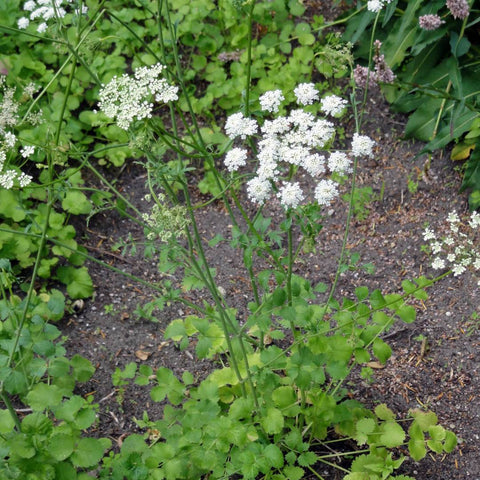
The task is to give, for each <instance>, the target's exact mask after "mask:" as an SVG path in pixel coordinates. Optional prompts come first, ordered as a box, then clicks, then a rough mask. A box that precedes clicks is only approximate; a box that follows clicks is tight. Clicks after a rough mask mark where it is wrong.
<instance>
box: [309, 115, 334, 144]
mask: <svg viewBox="0 0 480 480" xmlns="http://www.w3.org/2000/svg"><path fill="white" fill-rule="evenodd" d="M334 134H335V127H334V125H333V123H332V122H329V121H328V120H324V119H319V120H316V121H315V122H314V124H313V125H312V127H311V129H310V130H309V131H308V132H307V136H306V138H305V139H304V140H303V141H304V142H306V143H307V145H310V146H311V147H316V148H323V147H324V146H325V145H326V143H327V142H328V141H330V140H331V139H332V137H333V135H334Z"/></svg>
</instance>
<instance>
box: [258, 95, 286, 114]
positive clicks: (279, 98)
mask: <svg viewBox="0 0 480 480" xmlns="http://www.w3.org/2000/svg"><path fill="white" fill-rule="evenodd" d="M284 100H285V97H284V96H283V93H282V91H281V90H270V91H268V92H265V93H264V94H263V95H262V96H261V97H260V98H259V101H260V106H261V107H262V110H266V111H267V112H272V113H276V112H278V108H279V107H280V104H281V103H282V102H283V101H284Z"/></svg>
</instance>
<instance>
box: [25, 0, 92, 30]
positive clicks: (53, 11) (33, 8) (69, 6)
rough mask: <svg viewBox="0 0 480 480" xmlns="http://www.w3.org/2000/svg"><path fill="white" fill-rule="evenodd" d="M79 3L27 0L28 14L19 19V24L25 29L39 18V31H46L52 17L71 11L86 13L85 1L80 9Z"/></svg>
mask: <svg viewBox="0 0 480 480" xmlns="http://www.w3.org/2000/svg"><path fill="white" fill-rule="evenodd" d="M79 3H80V2H77V1H75V0H27V1H26V2H25V3H24V4H23V11H24V12H26V15H25V16H23V17H22V18H20V19H19V20H18V22H17V26H18V28H20V29H21V30H24V29H26V28H28V26H29V25H30V22H34V21H36V20H38V21H40V23H38V25H37V32H38V33H45V31H46V30H47V28H48V22H49V21H50V20H52V19H57V18H63V17H65V15H66V14H67V13H69V12H72V13H74V14H75V15H78V14H82V15H85V14H86V13H87V11H88V8H87V6H86V5H85V4H84V3H83V4H82V8H81V10H80V8H79V5H78V4H79Z"/></svg>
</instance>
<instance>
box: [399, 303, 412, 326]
mask: <svg viewBox="0 0 480 480" xmlns="http://www.w3.org/2000/svg"><path fill="white" fill-rule="evenodd" d="M395 313H396V314H397V315H398V316H399V317H400V318H401V319H402V320H403V321H404V322H405V323H413V322H414V321H415V319H416V317H417V312H416V310H415V308H414V307H412V306H411V305H402V306H401V307H400V308H399V309H398V310H396V311H395Z"/></svg>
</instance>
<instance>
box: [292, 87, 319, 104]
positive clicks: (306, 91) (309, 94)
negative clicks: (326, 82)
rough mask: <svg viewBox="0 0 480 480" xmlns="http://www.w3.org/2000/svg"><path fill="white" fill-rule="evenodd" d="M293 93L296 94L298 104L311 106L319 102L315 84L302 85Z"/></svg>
mask: <svg viewBox="0 0 480 480" xmlns="http://www.w3.org/2000/svg"><path fill="white" fill-rule="evenodd" d="M293 93H295V96H296V97H297V101H298V103H300V104H302V105H311V104H312V103H313V102H314V101H315V100H318V91H317V89H316V88H315V85H314V84H313V83H301V84H300V85H298V86H297V87H296V88H295V90H294V91H293Z"/></svg>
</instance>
